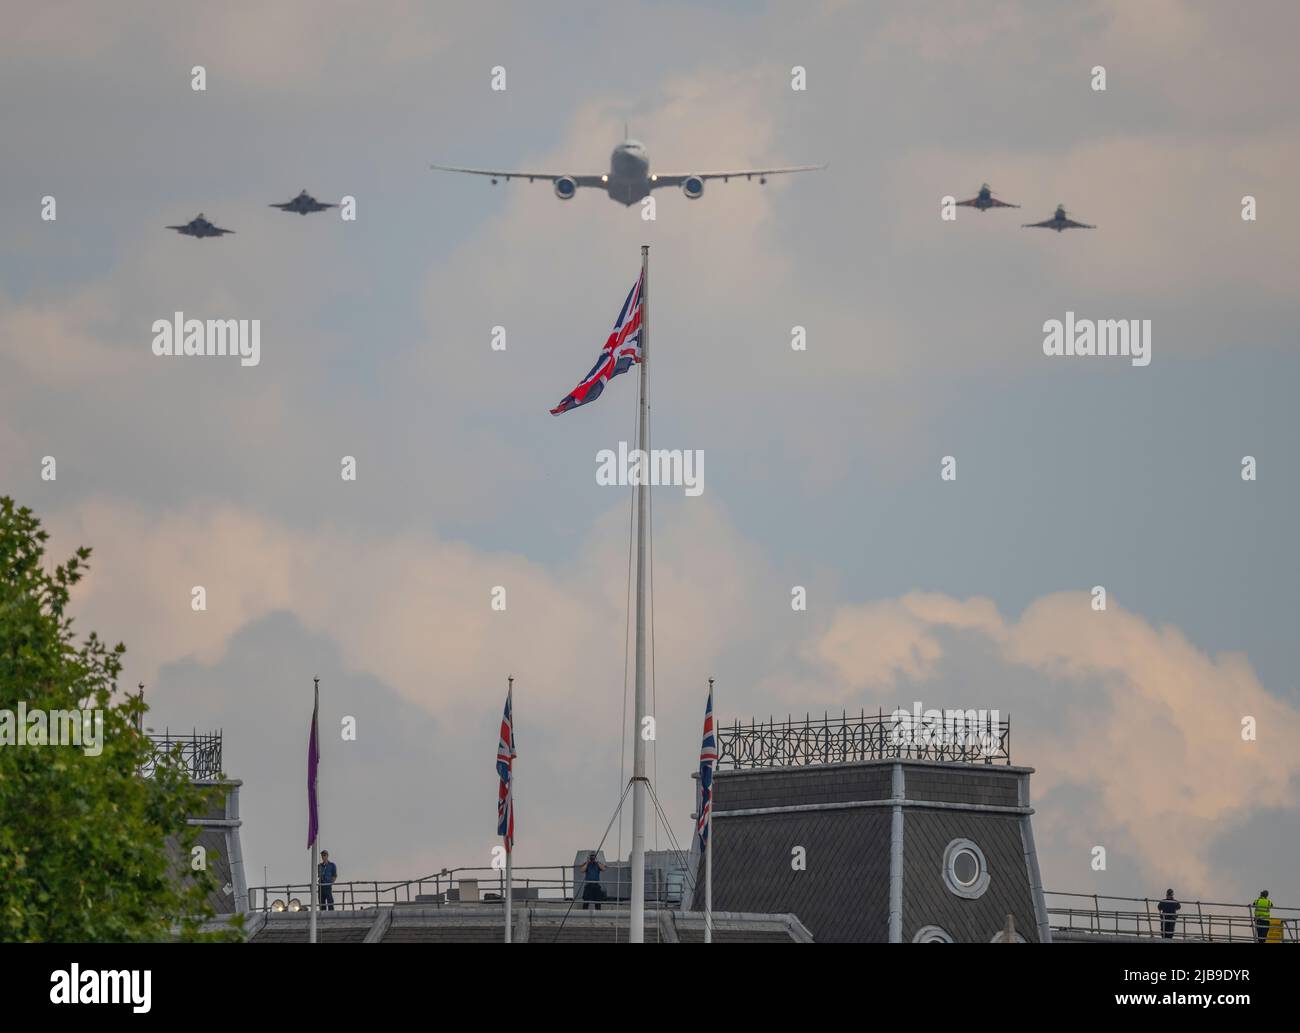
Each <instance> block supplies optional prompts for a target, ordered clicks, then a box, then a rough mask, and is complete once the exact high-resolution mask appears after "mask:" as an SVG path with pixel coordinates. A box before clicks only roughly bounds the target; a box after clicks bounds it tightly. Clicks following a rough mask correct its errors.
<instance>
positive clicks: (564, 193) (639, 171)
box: [429, 136, 826, 206]
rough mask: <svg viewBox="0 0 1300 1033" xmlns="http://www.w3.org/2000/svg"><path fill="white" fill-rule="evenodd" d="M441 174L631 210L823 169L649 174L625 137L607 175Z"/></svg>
mask: <svg viewBox="0 0 1300 1033" xmlns="http://www.w3.org/2000/svg"><path fill="white" fill-rule="evenodd" d="M429 167H430V168H431V169H437V170H438V171H440V172H468V173H469V174H470V175H473V176H489V177H491V179H492V182H493V183H496V182H497V181H498V180H500V179H504V180H507V181H508V180H511V179H527V180H528V182H530V183H531V182H533V181H534V180H537V179H541V180H545V181H546V182H548V183H550V184H551V185H552V188H553V189H554V190H555V196H556V197H558V198H559V199H560V200H561V201H568V200H571V199H572V198H573V195H574V194H576V193H577V192H578V188H579V187H594V188H596V189H597V190H603V191H605V193H606V194H608V195H609V198H610V200H611V201H617V202H618V203H619V204H621V205H627V206H631V205H634V204H636V203H637V202H638V201H640V200H641V199H642V198H644V197H648V196H649V195H650V191H652V190H658V189H659V188H660V187H681V188H682V193H683V194H685V195H686V196H687V197H688V198H689V199H690V200H692V201H694V200H696V199H698V198H699V197H700V196H701V195H702V194H703V193H704V184H705V182H706V181H708V180H710V179H720V180H722V181H723V182H724V183H725V182H727V181H728V180H729V179H739V178H740V177H742V176H743V177H744V178H745V179H753V178H754V177H755V176H757V177H758V181H759V182H760V183H766V182H767V177H768V176H781V175H785V174H786V173H788V172H812V171H814V170H815V169H824V168H825V167H826V166H825V165H786V166H782V167H779V168H770V169H730V170H726V171H722V172H670V173H663V172H651V171H650V158H649V157H648V156H647V154H646V149H645V146H644V145H643V144H641V143H639V142H638V141H636V140H629V139H627V138H626V136H625V137H624V139H623V142H622V143H620V144H619V145H618V146H617V147H615V148H614V152H613V153H612V154H611V155H610V156H609V171H608V172H603V173H599V174H596V175H591V176H570V175H565V174H563V173H559V172H504V171H500V170H493V169H466V168H460V167H458V166H454V165H430V166H429Z"/></svg>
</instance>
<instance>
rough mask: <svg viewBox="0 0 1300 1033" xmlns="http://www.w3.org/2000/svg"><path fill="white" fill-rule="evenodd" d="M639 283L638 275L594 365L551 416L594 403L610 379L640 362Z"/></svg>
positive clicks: (640, 288)
mask: <svg viewBox="0 0 1300 1033" xmlns="http://www.w3.org/2000/svg"><path fill="white" fill-rule="evenodd" d="M642 285H643V281H642V278H641V277H637V281H636V283H635V284H633V285H632V289H631V290H630V291H629V292H628V295H627V300H626V301H624V302H623V310H622V311H621V312H619V314H618V320H617V321H616V322H615V323H614V329H613V330H612V331H610V335H609V338H608V339H607V340H606V341H605V347H603V348H601V349H600V355H599V356H598V357H597V359H596V364H595V365H594V366H592V367H591V372H589V373H588V374H587V375H586V376H585V377H583V378H582V380H581V382H580V383H579V384H578V386H577V387H575V388H574V389H573V391H572V392H570V393H569V394H567V395H565V396H564V398H563V399H562V400H561V402H560V404H559V405H557V406H556V407H555V408H554V409H552V410H551V415H553V416H558V415H560V413H562V412H568V411H569V410H570V409H576V408H578V406H580V405H586V404H587V403H588V402H594V401H595V400H596V399H597V398H599V397H600V393H601V392H602V391H604V390H605V385H606V384H607V383H608V382H609V381H611V380H613V379H614V378H615V377H616V376H618V375H619V374H620V373H626V372H627V371H628V370H629V369H630V368H631V367H632V364H633V363H637V362H640V361H641V293H642Z"/></svg>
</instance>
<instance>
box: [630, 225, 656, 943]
mask: <svg viewBox="0 0 1300 1033" xmlns="http://www.w3.org/2000/svg"><path fill="white" fill-rule="evenodd" d="M649 366H650V246H649V245H648V244H642V245H641V400H640V403H639V404H640V414H639V418H638V425H637V426H638V437H639V442H638V446H639V448H640V449H641V452H642V458H641V476H640V477H639V478H638V479H637V485H636V723H635V725H634V726H633V728H632V734H633V735H634V736H635V738H634V739H633V740H632V742H633V746H632V857H631V860H630V862H629V863H630V865H631V868H632V888H631V896H632V899H631V902H630V903H631V908H630V913H629V923H630V925H629V928H628V934H627V940H628V943H644V942H645V806H646V798H645V797H646V792H645V789H646V780H645V738H644V731H645V599H646V584H645V581H646V531H647V528H646V524H647V523H648V521H649V498H648V494H647V493H648V491H649V486H648V485H647V483H646V482H647V481H648V480H649V479H650V477H649V473H650V471H649V469H648V460H649V457H650V399H649V396H648V394H647V392H648V390H649V376H648V373H649Z"/></svg>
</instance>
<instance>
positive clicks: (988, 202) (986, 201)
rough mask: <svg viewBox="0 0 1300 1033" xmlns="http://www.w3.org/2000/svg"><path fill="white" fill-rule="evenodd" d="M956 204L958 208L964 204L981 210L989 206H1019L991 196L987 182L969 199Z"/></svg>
mask: <svg viewBox="0 0 1300 1033" xmlns="http://www.w3.org/2000/svg"><path fill="white" fill-rule="evenodd" d="M957 206H958V207H959V208H960V207H962V206H965V207H966V208H978V209H979V210H980V211H981V212H983V211H987V210H988V209H990V208H1019V207H1020V205H1018V204H1007V202H1006V201H999V200H998V199H997V198H996V197H994V196H993V191H991V190H990V189H989V185H988V184H987V183H985V184H984V185H983V186H982V187H980V192H979V193H978V194H976V195H975V196H974V197H972V198H971V199H970V200H969V201H958V202H957Z"/></svg>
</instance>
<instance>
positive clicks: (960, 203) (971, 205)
mask: <svg viewBox="0 0 1300 1033" xmlns="http://www.w3.org/2000/svg"><path fill="white" fill-rule="evenodd" d="M978 205H979V198H978V197H972V198H971V199H970V200H969V201H958V202H957V207H958V208H961V207H963V206H965V207H967V208H975V207H977V206H978Z"/></svg>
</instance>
